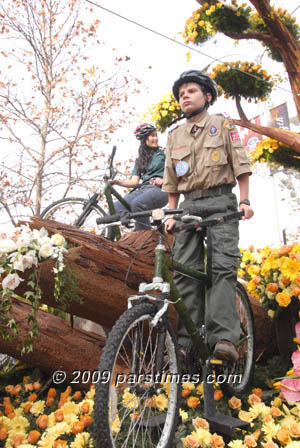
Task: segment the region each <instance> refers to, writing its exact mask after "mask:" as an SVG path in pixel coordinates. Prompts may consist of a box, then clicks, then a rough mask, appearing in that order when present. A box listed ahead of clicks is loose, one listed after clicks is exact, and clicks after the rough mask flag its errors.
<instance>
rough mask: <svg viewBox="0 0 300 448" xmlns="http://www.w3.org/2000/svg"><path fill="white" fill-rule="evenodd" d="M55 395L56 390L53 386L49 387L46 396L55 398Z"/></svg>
mask: <svg viewBox="0 0 300 448" xmlns="http://www.w3.org/2000/svg"><path fill="white" fill-rule="evenodd" d="M55 397H56V390H55V389H54V387H50V389H49V390H48V398H55Z"/></svg>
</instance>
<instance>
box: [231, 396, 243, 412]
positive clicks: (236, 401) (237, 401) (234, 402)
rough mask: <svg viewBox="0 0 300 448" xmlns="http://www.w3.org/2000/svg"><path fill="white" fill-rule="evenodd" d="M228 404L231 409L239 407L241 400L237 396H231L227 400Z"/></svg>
mask: <svg viewBox="0 0 300 448" xmlns="http://www.w3.org/2000/svg"><path fill="white" fill-rule="evenodd" d="M228 405H229V407H230V408H231V409H241V406H242V402H241V400H240V399H239V398H237V397H235V396H233V397H231V398H230V400H228Z"/></svg>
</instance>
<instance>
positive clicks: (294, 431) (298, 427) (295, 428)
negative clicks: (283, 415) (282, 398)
mask: <svg viewBox="0 0 300 448" xmlns="http://www.w3.org/2000/svg"><path fill="white" fill-rule="evenodd" d="M289 430H290V435H291V436H292V437H293V438H297V439H298V438H299V437H300V423H293V424H292V425H291V426H290V427H289Z"/></svg>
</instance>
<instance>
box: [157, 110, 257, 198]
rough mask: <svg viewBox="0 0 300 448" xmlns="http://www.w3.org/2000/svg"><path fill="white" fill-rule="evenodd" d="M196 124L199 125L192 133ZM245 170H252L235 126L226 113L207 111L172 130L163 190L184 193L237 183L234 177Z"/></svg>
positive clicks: (167, 150)
mask: <svg viewBox="0 0 300 448" xmlns="http://www.w3.org/2000/svg"><path fill="white" fill-rule="evenodd" d="M194 125H196V126H198V127H199V129H197V131H196V132H194V133H193V132H191V131H192V128H193V126H194ZM194 129H195V128H194ZM243 173H251V170H250V164H249V160H248V156H247V153H246V150H245V149H244V147H243V145H242V142H241V140H240V137H239V134H238V131H237V129H236V127H235V126H234V125H233V123H232V122H231V120H230V119H228V118H225V117H224V116H223V115H221V114H220V115H209V114H208V113H207V112H206V113H205V115H204V116H203V117H202V118H201V119H200V120H199V121H198V122H196V123H188V122H186V123H185V124H183V125H181V126H178V127H177V128H175V129H174V130H173V131H171V132H170V134H169V137H168V143H167V149H166V165H165V172H164V182H163V187H162V190H163V191H166V192H168V193H183V192H186V191H193V190H198V189H201V190H206V189H208V188H211V187H217V186H219V185H224V184H229V185H232V186H234V185H235V184H236V180H235V178H236V177H238V176H239V175H240V174H243Z"/></svg>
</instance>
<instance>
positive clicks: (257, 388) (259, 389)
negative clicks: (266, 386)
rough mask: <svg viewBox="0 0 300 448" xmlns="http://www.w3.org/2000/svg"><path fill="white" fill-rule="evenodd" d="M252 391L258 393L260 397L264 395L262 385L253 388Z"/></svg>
mask: <svg viewBox="0 0 300 448" xmlns="http://www.w3.org/2000/svg"><path fill="white" fill-rule="evenodd" d="M252 393H253V394H255V395H257V396H258V397H259V398H261V397H262V389H261V388H260V387H256V388H254V389H252Z"/></svg>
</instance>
